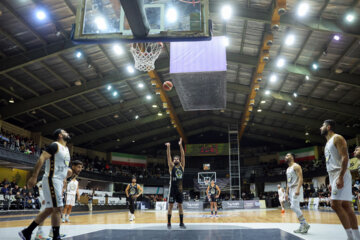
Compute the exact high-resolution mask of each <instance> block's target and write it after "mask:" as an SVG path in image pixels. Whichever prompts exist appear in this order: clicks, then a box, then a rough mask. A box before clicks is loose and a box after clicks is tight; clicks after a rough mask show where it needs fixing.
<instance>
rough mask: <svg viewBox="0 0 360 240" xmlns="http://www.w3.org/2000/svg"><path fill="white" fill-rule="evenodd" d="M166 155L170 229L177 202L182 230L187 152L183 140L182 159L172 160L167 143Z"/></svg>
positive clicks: (180, 143) (177, 157)
mask: <svg viewBox="0 0 360 240" xmlns="http://www.w3.org/2000/svg"><path fill="white" fill-rule="evenodd" d="M165 145H166V148H167V150H166V153H167V159H168V165H169V172H170V193H169V209H168V224H167V226H168V228H169V229H170V228H171V214H172V209H173V206H174V203H175V202H177V204H178V209H179V217H180V228H185V225H184V211H183V205H182V203H183V176H184V169H185V151H184V148H183V146H182V138H180V141H179V146H180V152H181V157H179V156H174V160H172V158H171V152H170V143H165Z"/></svg>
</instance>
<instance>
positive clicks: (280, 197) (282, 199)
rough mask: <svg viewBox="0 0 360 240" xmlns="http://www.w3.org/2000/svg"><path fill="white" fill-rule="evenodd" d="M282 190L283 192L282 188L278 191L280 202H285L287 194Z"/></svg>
mask: <svg viewBox="0 0 360 240" xmlns="http://www.w3.org/2000/svg"><path fill="white" fill-rule="evenodd" d="M282 190H283V189H282V188H280V189H279V190H278V194H279V202H285V193H284V192H283V191H282Z"/></svg>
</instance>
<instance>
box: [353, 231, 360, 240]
mask: <svg viewBox="0 0 360 240" xmlns="http://www.w3.org/2000/svg"><path fill="white" fill-rule="evenodd" d="M352 233H353V236H354V239H355V240H360V232H359V229H352Z"/></svg>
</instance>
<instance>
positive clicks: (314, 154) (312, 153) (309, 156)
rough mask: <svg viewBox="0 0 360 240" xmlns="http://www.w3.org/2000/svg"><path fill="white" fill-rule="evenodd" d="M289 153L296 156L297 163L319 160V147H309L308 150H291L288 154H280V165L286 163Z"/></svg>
mask: <svg viewBox="0 0 360 240" xmlns="http://www.w3.org/2000/svg"><path fill="white" fill-rule="evenodd" d="M288 153H294V154H295V162H302V161H312V160H315V159H319V153H318V147H317V146H314V147H308V148H300V149H295V150H289V151H286V152H280V153H279V159H280V163H284V162H285V156H286V154H288Z"/></svg>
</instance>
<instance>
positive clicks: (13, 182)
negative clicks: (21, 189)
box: [10, 179, 16, 188]
mask: <svg viewBox="0 0 360 240" xmlns="http://www.w3.org/2000/svg"><path fill="white" fill-rule="evenodd" d="M15 185H16V181H15V179H14V180H12V182H11V183H10V187H11V188H14V187H15Z"/></svg>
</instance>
